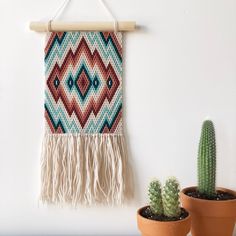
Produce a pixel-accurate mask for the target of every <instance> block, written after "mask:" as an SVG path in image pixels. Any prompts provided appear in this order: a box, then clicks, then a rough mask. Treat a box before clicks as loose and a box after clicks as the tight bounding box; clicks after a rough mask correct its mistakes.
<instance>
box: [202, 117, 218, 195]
mask: <svg viewBox="0 0 236 236" xmlns="http://www.w3.org/2000/svg"><path fill="white" fill-rule="evenodd" d="M215 182H216V142H215V129H214V124H213V122H212V121H211V120H205V121H204V122H203V125H202V132H201V138H200V142H199V149H198V191H199V192H200V193H201V194H204V195H206V196H207V197H209V198H211V197H214V195H215V193H216V183H215Z"/></svg>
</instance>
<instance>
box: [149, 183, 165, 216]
mask: <svg viewBox="0 0 236 236" xmlns="http://www.w3.org/2000/svg"><path fill="white" fill-rule="evenodd" d="M148 195H149V203H150V208H151V211H152V213H153V214H155V215H162V214H163V206H162V198H161V183H160V182H159V181H158V180H153V181H152V182H151V183H150V184H149V189H148Z"/></svg>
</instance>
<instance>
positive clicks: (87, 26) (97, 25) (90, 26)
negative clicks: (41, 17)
mask: <svg viewBox="0 0 236 236" xmlns="http://www.w3.org/2000/svg"><path fill="white" fill-rule="evenodd" d="M135 27H136V23H135V21H118V22H117V31H134V30H135ZM30 29H31V30H33V31H37V32H47V31H48V22H39V21H38V22H36V21H34V22H30ZM50 29H51V30H50V31H114V22H112V21H111V22H61V21H52V22H51V24H50Z"/></svg>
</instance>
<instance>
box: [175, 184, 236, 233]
mask: <svg viewBox="0 0 236 236" xmlns="http://www.w3.org/2000/svg"><path fill="white" fill-rule="evenodd" d="M217 190H221V191H224V192H228V193H231V194H233V195H235V196H236V193H235V192H234V191H232V190H229V189H225V188H218V189H217ZM188 191H196V187H190V188H185V189H183V190H182V192H181V194H180V199H181V202H182V204H183V207H184V208H185V209H187V210H188V211H189V212H190V215H191V218H192V225H191V233H192V236H232V234H233V230H234V225H235V220H236V199H235V200H223V201H216V200H204V199H198V198H193V197H189V196H187V195H186V194H185V193H186V192H188Z"/></svg>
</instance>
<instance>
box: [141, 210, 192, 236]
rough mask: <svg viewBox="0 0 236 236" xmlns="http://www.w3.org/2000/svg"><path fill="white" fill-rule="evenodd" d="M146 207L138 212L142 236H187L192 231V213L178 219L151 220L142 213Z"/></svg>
mask: <svg viewBox="0 0 236 236" xmlns="http://www.w3.org/2000/svg"><path fill="white" fill-rule="evenodd" d="M146 207H147V206H145V207H143V208H140V209H139V210H138V212H137V221H138V228H139V230H140V231H141V233H142V236H186V235H187V234H188V232H189V231H190V226H191V219H190V215H188V216H187V217H186V218H185V219H183V220H178V221H156V220H149V219H147V218H145V217H143V216H141V214H140V212H141V211H142V210H143V209H144V208H146Z"/></svg>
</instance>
